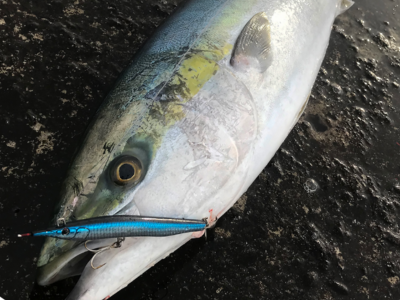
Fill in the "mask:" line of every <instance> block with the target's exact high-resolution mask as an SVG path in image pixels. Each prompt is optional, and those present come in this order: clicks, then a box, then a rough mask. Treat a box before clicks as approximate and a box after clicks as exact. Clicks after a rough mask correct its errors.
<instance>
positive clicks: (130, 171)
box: [119, 164, 135, 180]
mask: <svg viewBox="0 0 400 300" xmlns="http://www.w3.org/2000/svg"><path fill="white" fill-rule="evenodd" d="M134 175H135V168H134V167H133V166H132V165H130V164H123V165H122V166H121V167H119V177H120V178H121V179H122V180H128V179H131V178H132V177H133V176H134Z"/></svg>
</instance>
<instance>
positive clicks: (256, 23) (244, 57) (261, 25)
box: [231, 12, 272, 73]
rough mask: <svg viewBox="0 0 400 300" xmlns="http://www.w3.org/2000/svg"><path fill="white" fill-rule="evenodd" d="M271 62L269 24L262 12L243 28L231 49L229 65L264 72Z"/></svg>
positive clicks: (239, 68) (240, 69)
mask: <svg viewBox="0 0 400 300" xmlns="http://www.w3.org/2000/svg"><path fill="white" fill-rule="evenodd" d="M271 62H272V51H271V35H270V24H269V21H268V18H267V15H266V14H265V13H264V12H261V13H258V14H256V15H255V16H254V17H253V18H252V19H251V20H250V21H249V22H248V23H247V24H246V26H245V27H244V28H243V30H242V32H241V33H240V35H239V38H238V39H237V41H236V44H235V48H234V50H233V54H232V58H231V65H232V66H233V67H234V68H235V69H236V70H238V71H242V72H246V71H248V70H249V69H256V70H257V71H258V72H260V73H264V72H265V71H266V70H267V69H268V67H269V66H270V65H271Z"/></svg>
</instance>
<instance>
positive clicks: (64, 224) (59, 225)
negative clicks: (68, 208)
mask: <svg viewBox="0 0 400 300" xmlns="http://www.w3.org/2000/svg"><path fill="white" fill-rule="evenodd" d="M61 221H62V222H63V225H62V226H66V225H67V223H66V222H65V218H58V219H57V227H62V226H61Z"/></svg>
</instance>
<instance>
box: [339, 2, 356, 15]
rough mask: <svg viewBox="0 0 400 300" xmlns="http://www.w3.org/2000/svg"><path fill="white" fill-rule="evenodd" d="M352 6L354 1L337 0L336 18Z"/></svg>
mask: <svg viewBox="0 0 400 300" xmlns="http://www.w3.org/2000/svg"><path fill="white" fill-rule="evenodd" d="M353 4H354V1H352V0H339V3H338V7H337V13H336V16H338V15H340V14H342V13H344V12H345V11H346V10H348V9H349V8H350V7H352V6H353Z"/></svg>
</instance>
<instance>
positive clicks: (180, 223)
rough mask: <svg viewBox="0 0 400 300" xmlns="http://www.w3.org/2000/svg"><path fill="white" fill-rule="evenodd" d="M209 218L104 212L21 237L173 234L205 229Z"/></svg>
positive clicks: (94, 238)
mask: <svg viewBox="0 0 400 300" xmlns="http://www.w3.org/2000/svg"><path fill="white" fill-rule="evenodd" d="M206 227H207V222H206V220H188V219H173V218H153V217H144V216H105V217H104V216H103V217H96V218H90V219H84V220H79V221H75V222H70V223H68V224H64V223H60V224H58V225H57V226H53V227H51V228H47V229H45V230H36V231H33V232H30V233H23V234H19V235H18V236H19V237H26V236H34V237H52V238H57V239H63V240H83V241H88V240H99V239H105V238H121V237H130V236H154V237H156V236H170V235H175V234H181V233H185V232H198V231H199V232H203V231H204V230H205V229H206Z"/></svg>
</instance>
